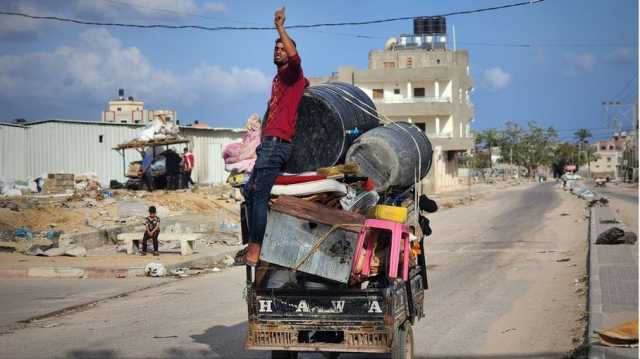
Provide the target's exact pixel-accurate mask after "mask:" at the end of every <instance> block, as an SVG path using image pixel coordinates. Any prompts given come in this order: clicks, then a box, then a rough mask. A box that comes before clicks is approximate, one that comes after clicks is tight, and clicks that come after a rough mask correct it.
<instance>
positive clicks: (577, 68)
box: [565, 52, 596, 74]
mask: <svg viewBox="0 0 640 359" xmlns="http://www.w3.org/2000/svg"><path fill="white" fill-rule="evenodd" d="M565 61H566V62H567V64H568V65H569V72H570V73H573V74H575V73H579V72H591V71H593V68H594V67H595V64H596V59H595V56H594V55H593V53H590V52H581V53H577V54H566V55H565Z"/></svg>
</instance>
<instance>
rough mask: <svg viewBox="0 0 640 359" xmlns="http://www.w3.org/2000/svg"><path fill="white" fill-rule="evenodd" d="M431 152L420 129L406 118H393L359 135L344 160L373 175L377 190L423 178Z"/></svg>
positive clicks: (405, 185)
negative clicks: (389, 121)
mask: <svg viewBox="0 0 640 359" xmlns="http://www.w3.org/2000/svg"><path fill="white" fill-rule="evenodd" d="M432 156H433V150H432V149H431V142H430V141H429V139H428V138H427V135H425V133H424V132H422V130H420V129H419V128H418V127H416V126H415V125H413V124H410V123H407V122H394V123H392V124H388V125H386V126H384V127H378V128H375V129H373V130H371V131H368V132H365V133H364V134H363V135H362V136H360V137H358V139H357V140H355V141H354V143H353V145H351V147H350V148H349V151H348V152H347V156H346V161H347V162H355V163H357V164H358V165H359V166H360V172H361V174H362V175H364V176H367V177H369V178H370V179H372V180H373V182H374V184H375V189H376V191H378V192H381V191H385V190H387V189H389V188H390V187H394V188H406V187H409V186H411V185H412V184H414V183H415V181H416V179H422V178H424V177H425V176H426V175H427V173H429V169H431V160H432ZM418 170H419V171H420V173H419V174H418ZM416 177H418V178H416Z"/></svg>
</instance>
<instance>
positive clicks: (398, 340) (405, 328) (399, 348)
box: [391, 322, 413, 359]
mask: <svg viewBox="0 0 640 359" xmlns="http://www.w3.org/2000/svg"><path fill="white" fill-rule="evenodd" d="M391 359H413V329H412V328H411V324H410V323H409V322H406V323H404V325H402V326H401V327H400V328H398V332H397V333H396V337H395V338H393V345H392V347H391Z"/></svg>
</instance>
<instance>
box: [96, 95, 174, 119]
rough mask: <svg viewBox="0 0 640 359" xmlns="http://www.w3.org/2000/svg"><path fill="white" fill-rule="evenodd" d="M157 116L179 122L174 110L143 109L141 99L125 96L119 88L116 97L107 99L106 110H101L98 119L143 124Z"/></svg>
mask: <svg viewBox="0 0 640 359" xmlns="http://www.w3.org/2000/svg"><path fill="white" fill-rule="evenodd" d="M159 116H165V117H166V118H167V119H169V120H171V121H174V122H176V123H179V122H177V121H178V115H177V113H176V111H173V110H145V109H144V102H143V101H140V100H135V99H134V98H133V97H132V96H129V98H125V95H124V89H119V90H118V98H116V99H113V100H110V101H109V103H108V104H107V110H106V111H102V114H101V115H100V119H101V121H102V122H109V123H130V124H145V123H148V122H151V121H153V120H154V119H155V118H157V117H159Z"/></svg>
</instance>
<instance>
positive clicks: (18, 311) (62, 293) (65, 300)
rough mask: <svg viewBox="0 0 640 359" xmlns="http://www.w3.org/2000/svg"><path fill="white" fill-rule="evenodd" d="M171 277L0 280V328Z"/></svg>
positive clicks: (156, 283) (145, 286)
mask: <svg viewBox="0 0 640 359" xmlns="http://www.w3.org/2000/svg"><path fill="white" fill-rule="evenodd" d="M171 280H172V279H161V278H126V279H52V278H49V279H41V278H26V279H25V278H19V279H0V291H2V305H0V327H2V326H6V325H9V324H11V323H15V322H18V321H24V320H27V319H30V318H34V317H37V316H40V315H43V314H47V313H51V312H54V311H58V310H61V309H64V308H69V307H72V306H76V305H81V304H85V303H90V302H94V301H96V300H100V299H104V298H108V297H112V296H114V295H118V294H121V293H126V292H131V291H135V290H139V289H143V288H147V287H151V286H155V285H158V284H160V283H166V282H168V281H171Z"/></svg>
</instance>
